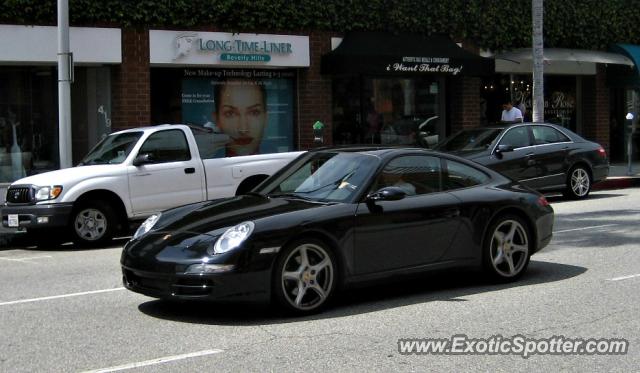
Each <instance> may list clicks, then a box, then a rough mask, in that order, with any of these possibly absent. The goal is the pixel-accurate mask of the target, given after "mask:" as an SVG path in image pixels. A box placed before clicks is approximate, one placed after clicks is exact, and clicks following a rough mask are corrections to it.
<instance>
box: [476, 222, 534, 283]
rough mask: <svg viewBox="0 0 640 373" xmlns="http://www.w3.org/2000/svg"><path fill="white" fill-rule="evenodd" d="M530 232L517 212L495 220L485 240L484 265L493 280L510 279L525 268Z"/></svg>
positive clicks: (527, 259) (529, 255)
mask: <svg viewBox="0 0 640 373" xmlns="http://www.w3.org/2000/svg"><path fill="white" fill-rule="evenodd" d="M530 236H531V234H530V232H529V229H528V228H527V224H526V223H525V222H524V220H523V219H522V218H520V217H519V216H516V215H511V214H509V215H504V216H501V217H499V218H498V219H496V220H495V221H494V222H493V223H492V224H491V226H490V227H489V229H488V231H487V237H486V238H485V240H484V247H483V250H484V252H483V262H484V263H483V264H484V269H485V271H486V272H487V273H488V274H489V275H490V276H491V277H492V278H493V279H495V280H499V281H513V280H516V279H518V278H519V277H520V276H522V274H523V273H524V272H525V270H526V269H527V266H528V265H529V258H530V257H531V254H530V253H531V250H530V245H531V238H530Z"/></svg>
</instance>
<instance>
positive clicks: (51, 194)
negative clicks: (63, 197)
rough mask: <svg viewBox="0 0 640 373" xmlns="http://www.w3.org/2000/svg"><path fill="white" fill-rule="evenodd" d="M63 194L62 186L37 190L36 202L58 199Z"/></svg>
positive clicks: (44, 187)
mask: <svg viewBox="0 0 640 373" xmlns="http://www.w3.org/2000/svg"><path fill="white" fill-rule="evenodd" d="M60 193H62V185H52V186H43V187H39V188H37V189H36V194H35V196H36V201H48V200H50V199H56V198H58V196H59V195H60Z"/></svg>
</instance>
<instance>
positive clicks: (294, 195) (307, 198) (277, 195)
mask: <svg viewBox="0 0 640 373" xmlns="http://www.w3.org/2000/svg"><path fill="white" fill-rule="evenodd" d="M268 196H269V197H275V198H278V197H293V198H299V199H302V200H305V201H314V200H313V199H311V198H309V197H305V196H301V195H298V194H296V193H273V194H269V195H268Z"/></svg>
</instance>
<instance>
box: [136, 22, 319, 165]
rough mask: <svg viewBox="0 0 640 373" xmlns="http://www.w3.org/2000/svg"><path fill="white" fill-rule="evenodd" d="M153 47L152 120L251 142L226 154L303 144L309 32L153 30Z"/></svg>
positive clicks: (150, 45)
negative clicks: (301, 105)
mask: <svg viewBox="0 0 640 373" xmlns="http://www.w3.org/2000/svg"><path fill="white" fill-rule="evenodd" d="M149 49H150V92H151V122H152V123H184V124H188V125H193V126H200V127H203V128H209V129H211V130H212V131H214V132H215V133H220V134H221V135H227V136H229V137H230V138H231V140H232V141H235V142H244V143H247V146H243V147H242V149H243V150H242V151H241V152H238V153H236V152H233V153H232V154H230V153H229V152H227V153H226V154H225V153H220V154H219V155H218V156H225V155H226V156H230V155H245V154H259V153H272V152H284V151H291V150H294V149H295V148H296V138H297V128H296V124H297V123H298V120H297V97H298V94H297V84H298V83H297V82H298V70H299V69H303V68H308V67H309V65H310V61H309V38H308V37H307V36H297V35H266V34H231V33H221V32H184V31H161V30H150V31H149ZM250 143H255V144H256V146H253V147H252V146H248V144H250Z"/></svg>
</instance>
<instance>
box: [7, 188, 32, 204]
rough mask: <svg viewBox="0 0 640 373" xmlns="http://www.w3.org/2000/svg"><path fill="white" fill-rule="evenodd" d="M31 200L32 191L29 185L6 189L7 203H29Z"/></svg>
mask: <svg viewBox="0 0 640 373" xmlns="http://www.w3.org/2000/svg"><path fill="white" fill-rule="evenodd" d="M32 200H33V193H32V192H31V188H29V187H11V188H9V189H8V190H7V202H9V203H30V202H31V201H32Z"/></svg>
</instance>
